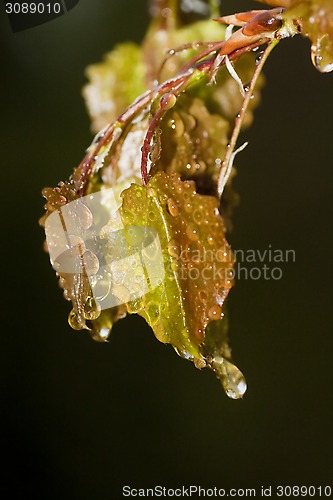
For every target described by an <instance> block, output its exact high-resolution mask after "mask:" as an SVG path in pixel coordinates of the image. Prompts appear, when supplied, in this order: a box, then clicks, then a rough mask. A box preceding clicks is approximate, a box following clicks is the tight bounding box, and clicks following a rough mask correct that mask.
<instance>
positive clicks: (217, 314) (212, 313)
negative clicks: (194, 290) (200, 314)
mask: <svg viewBox="0 0 333 500" xmlns="http://www.w3.org/2000/svg"><path fill="white" fill-rule="evenodd" d="M221 314H222V309H221V307H220V306H218V305H215V306H213V307H211V308H210V309H209V311H208V317H209V319H211V320H214V319H220V318H221Z"/></svg>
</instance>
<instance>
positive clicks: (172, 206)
mask: <svg viewBox="0 0 333 500" xmlns="http://www.w3.org/2000/svg"><path fill="white" fill-rule="evenodd" d="M168 211H169V214H170V215H172V216H173V217H177V216H178V215H179V208H178V205H177V202H175V200H173V199H172V198H169V199H168Z"/></svg>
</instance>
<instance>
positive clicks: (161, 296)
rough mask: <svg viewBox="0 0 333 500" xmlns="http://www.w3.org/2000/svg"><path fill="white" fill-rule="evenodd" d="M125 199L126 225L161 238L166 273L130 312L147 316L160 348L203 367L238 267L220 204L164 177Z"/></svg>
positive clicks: (172, 177) (188, 184) (174, 177)
mask: <svg viewBox="0 0 333 500" xmlns="http://www.w3.org/2000/svg"><path fill="white" fill-rule="evenodd" d="M122 198H123V205H122V207H121V210H120V212H121V216H122V219H123V222H124V224H125V225H130V226H132V225H135V226H143V227H146V226H149V227H152V228H154V229H155V230H156V231H157V232H158V235H159V239H160V244H161V248H162V253H163V261H164V270H165V279H164V280H163V281H162V282H161V283H160V284H159V286H158V287H156V288H155V289H154V290H151V291H150V292H149V293H147V294H146V295H145V296H144V297H143V298H142V299H140V300H136V301H133V302H131V301H129V303H128V304H127V307H128V311H129V312H136V313H138V314H140V315H141V316H143V317H144V318H145V319H146V321H147V322H148V323H149V325H150V326H151V327H152V329H153V331H154V333H155V335H156V337H157V338H158V339H159V340H160V341H161V342H164V343H169V344H171V345H172V346H173V347H174V348H175V349H176V351H177V352H178V353H179V354H180V355H181V356H183V357H184V358H188V359H191V360H192V361H194V362H195V363H196V364H198V365H200V364H201V365H205V362H204V358H203V356H202V353H201V346H202V344H203V342H204V339H205V330H206V326H207V324H208V323H209V322H210V321H212V320H216V319H220V318H221V317H222V307H223V303H224V300H225V298H226V297H227V295H228V293H229V290H230V288H231V286H232V267H233V262H234V260H233V255H232V252H231V250H230V247H229V245H228V243H227V241H226V239H225V227H224V223H223V220H222V218H221V216H220V214H219V211H218V203H217V200H216V199H215V198H214V197H210V196H202V195H199V194H197V193H196V191H195V186H194V183H193V182H190V181H185V182H183V181H181V179H180V177H179V176H178V175H177V174H171V175H170V176H169V175H167V174H166V173H164V172H159V173H157V174H156V175H155V176H154V177H153V178H152V179H151V180H150V182H149V184H148V185H147V187H145V186H141V185H137V184H132V185H131V187H130V188H129V189H127V190H125V191H124V192H123V193H122Z"/></svg>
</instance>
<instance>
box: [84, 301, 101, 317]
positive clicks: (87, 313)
mask: <svg viewBox="0 0 333 500" xmlns="http://www.w3.org/2000/svg"><path fill="white" fill-rule="evenodd" d="M83 311H84V313H83V314H84V317H85V319H87V320H90V321H92V320H94V319H97V318H98V317H99V316H100V314H101V306H100V305H99V304H98V302H96V300H95V299H94V297H87V300H86V302H85V304H84V308H83Z"/></svg>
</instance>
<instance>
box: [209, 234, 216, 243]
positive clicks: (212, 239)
mask: <svg viewBox="0 0 333 500" xmlns="http://www.w3.org/2000/svg"><path fill="white" fill-rule="evenodd" d="M207 243H208V245H214V243H215V240H214V238H213V236H210V235H209V236H207Z"/></svg>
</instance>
